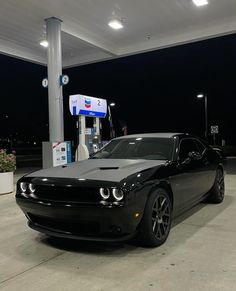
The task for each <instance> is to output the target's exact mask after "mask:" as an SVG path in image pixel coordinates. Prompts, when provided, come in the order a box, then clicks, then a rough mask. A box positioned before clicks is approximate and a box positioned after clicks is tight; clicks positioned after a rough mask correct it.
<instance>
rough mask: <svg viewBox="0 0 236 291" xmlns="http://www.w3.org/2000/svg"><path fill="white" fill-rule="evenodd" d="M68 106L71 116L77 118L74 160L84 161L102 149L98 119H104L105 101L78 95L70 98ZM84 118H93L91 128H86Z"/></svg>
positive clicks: (105, 111)
mask: <svg viewBox="0 0 236 291" xmlns="http://www.w3.org/2000/svg"><path fill="white" fill-rule="evenodd" d="M69 105H70V112H71V114H72V115H74V116H78V130H79V143H78V147H77V150H76V157H75V159H76V161H80V160H85V159H88V158H89V155H90V154H93V153H94V152H96V151H97V150H98V149H99V148H101V147H102V142H101V134H100V118H104V117H106V114H107V101H106V100H105V99H100V98H95V97H90V96H85V95H79V94H78V95H71V96H70V100H69ZM86 117H91V118H93V121H94V122H93V128H87V127H86Z"/></svg>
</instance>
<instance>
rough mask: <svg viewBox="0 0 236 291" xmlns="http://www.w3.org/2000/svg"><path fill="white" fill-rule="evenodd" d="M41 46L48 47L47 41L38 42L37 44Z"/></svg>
mask: <svg viewBox="0 0 236 291" xmlns="http://www.w3.org/2000/svg"><path fill="white" fill-rule="evenodd" d="M39 44H40V45H41V46H43V47H48V41H47V40H42V41H40V43H39Z"/></svg>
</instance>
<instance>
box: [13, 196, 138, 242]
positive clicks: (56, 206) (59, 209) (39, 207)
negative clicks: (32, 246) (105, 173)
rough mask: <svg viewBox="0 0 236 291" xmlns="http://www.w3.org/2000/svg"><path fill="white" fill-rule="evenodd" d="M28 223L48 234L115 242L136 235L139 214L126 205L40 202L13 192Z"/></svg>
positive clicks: (133, 207)
mask: <svg viewBox="0 0 236 291" xmlns="http://www.w3.org/2000/svg"><path fill="white" fill-rule="evenodd" d="M16 202H17V204H18V205H19V206H20V208H21V209H22V211H23V212H24V214H25V215H26V217H27V219H28V225H29V226H30V227H31V228H32V229H35V230H37V231H39V232H42V233H45V234H47V235H50V236H57V237H65V238H73V239H80V240H93V241H109V242H118V241H125V240H129V239H131V238H132V237H134V236H135V234H136V229H137V226H138V224H139V222H140V219H141V215H140V216H139V217H137V218H135V216H134V213H136V212H137V209H136V207H135V206H133V205H132V204H130V205H112V206H111V205H110V206H108V205H80V204H62V203H56V202H48V201H47V202H43V201H38V200H33V199H27V198H25V197H23V196H21V195H20V194H17V195H16Z"/></svg>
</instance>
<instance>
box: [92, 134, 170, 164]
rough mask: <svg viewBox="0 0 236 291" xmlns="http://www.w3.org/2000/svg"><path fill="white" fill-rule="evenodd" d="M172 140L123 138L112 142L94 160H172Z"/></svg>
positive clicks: (93, 157) (95, 155)
mask: <svg viewBox="0 0 236 291" xmlns="http://www.w3.org/2000/svg"><path fill="white" fill-rule="evenodd" d="M173 147H174V141H173V139H172V138H141V137H140V138H123V139H122V138H121V139H115V140H112V141H111V142H110V143H108V144H107V145H106V146H105V147H103V148H102V149H101V150H100V151H98V152H97V153H96V154H94V155H93V156H92V159H144V160H171V159H172V155H173Z"/></svg>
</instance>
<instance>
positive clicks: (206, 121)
mask: <svg viewBox="0 0 236 291" xmlns="http://www.w3.org/2000/svg"><path fill="white" fill-rule="evenodd" d="M205 138H206V140H208V109H207V95H205Z"/></svg>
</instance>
